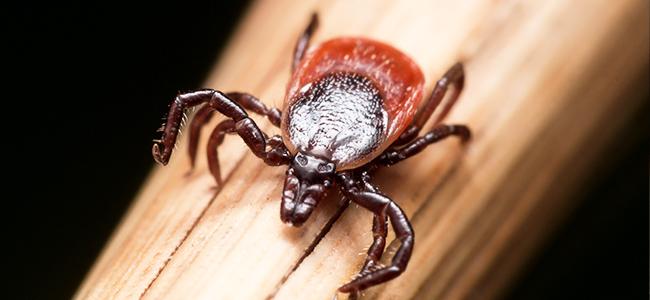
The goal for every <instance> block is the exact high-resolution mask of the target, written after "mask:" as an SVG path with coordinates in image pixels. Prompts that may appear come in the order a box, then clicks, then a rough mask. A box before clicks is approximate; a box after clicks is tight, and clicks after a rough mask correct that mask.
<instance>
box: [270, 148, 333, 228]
mask: <svg viewBox="0 0 650 300" xmlns="http://www.w3.org/2000/svg"><path fill="white" fill-rule="evenodd" d="M335 169H336V166H335V165H334V163H332V162H330V161H328V160H327V159H323V158H319V157H316V156H314V155H311V154H306V153H303V152H298V154H296V156H295V157H294V159H293V161H292V162H291V165H290V166H289V169H287V177H286V179H285V181H284V191H283V193H282V207H281V208H280V218H281V219H282V222H284V223H287V224H289V225H291V226H300V225H302V224H303V223H304V222H305V221H306V220H307V219H308V218H309V216H310V215H311V212H312V210H313V209H314V207H316V205H317V204H318V202H319V201H320V200H321V199H322V198H323V197H325V194H326V191H327V189H328V188H329V187H330V186H331V185H332V180H333V178H334V173H335Z"/></svg>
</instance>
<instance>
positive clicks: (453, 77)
mask: <svg viewBox="0 0 650 300" xmlns="http://www.w3.org/2000/svg"><path fill="white" fill-rule="evenodd" d="M464 82H465V71H464V70H463V65H462V64H461V63H456V64H454V65H453V66H452V67H451V68H450V69H449V70H447V72H446V73H445V75H443V76H442V78H440V80H438V82H437V83H436V87H435V88H434V89H433V92H431V96H429V99H428V100H427V102H426V104H425V105H424V107H423V108H422V110H420V112H418V114H417V115H416V116H415V121H414V122H413V124H412V125H411V126H409V127H407V128H406V130H405V131H404V133H402V135H401V136H400V137H399V138H398V139H397V141H395V142H394V143H393V145H392V146H401V145H404V144H406V143H408V142H410V141H411V140H413V139H414V138H416V137H417V136H418V133H419V132H420V130H421V129H422V126H424V124H425V123H426V122H427V120H429V117H431V115H432V114H433V112H434V111H435V109H436V107H438V105H439V104H440V102H441V101H442V99H443V98H444V97H445V94H447V89H448V88H449V86H450V85H452V84H453V85H454V90H453V93H452V94H451V96H450V98H449V100H448V101H447V102H446V103H445V106H444V107H443V109H442V111H441V112H440V114H439V115H438V117H437V119H436V120H435V122H434V124H438V123H439V122H440V121H441V120H442V119H444V117H445V116H447V114H448V113H449V111H450V110H451V108H452V107H453V106H454V103H456V100H457V99H458V96H459V95H460V92H461V91H462V90H463V84H464Z"/></svg>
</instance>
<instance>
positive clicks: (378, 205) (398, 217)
mask: <svg viewBox="0 0 650 300" xmlns="http://www.w3.org/2000/svg"><path fill="white" fill-rule="evenodd" d="M345 193H346V194H347V195H348V196H349V197H350V198H351V199H352V201H354V202H355V203H357V204H359V205H361V206H363V207H364V208H366V209H368V210H370V211H372V212H373V213H375V215H377V216H382V215H387V216H388V219H390V222H391V225H392V226H393V230H395V236H396V238H397V239H399V240H400V242H401V245H400V247H399V248H398V249H397V252H396V253H395V256H393V260H392V262H391V264H390V265H389V266H385V267H380V268H376V269H375V268H372V269H370V270H368V272H365V273H364V274H362V275H361V276H359V277H357V278H355V279H354V280H352V281H350V282H349V283H347V284H345V285H343V286H341V287H340V288H339V291H341V292H344V293H353V292H357V291H361V290H364V289H366V288H368V287H371V286H374V285H377V284H380V283H382V282H386V281H388V280H391V279H393V278H395V277H397V276H398V275H399V274H401V273H402V272H404V270H405V269H406V266H407V264H408V261H409V259H410V258H411V252H412V251H413V244H414V234H413V228H411V224H410V223H409V221H408V218H407V217H406V215H405V214H404V212H403V211H402V209H401V208H400V207H399V206H398V205H397V204H396V203H395V202H393V200H391V199H390V198H388V197H386V196H384V195H381V194H378V193H374V192H367V191H364V192H359V191H357V190H355V189H351V190H347V191H345ZM379 218H380V219H381V217H379Z"/></svg>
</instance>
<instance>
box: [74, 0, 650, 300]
mask: <svg viewBox="0 0 650 300" xmlns="http://www.w3.org/2000/svg"><path fill="white" fill-rule="evenodd" d="M312 11H316V12H318V13H319V15H320V19H321V26H320V28H319V29H318V30H317V32H316V35H315V43H319V42H321V41H324V40H326V39H329V38H332V37H336V36H342V35H346V36H350V35H360V36H366V37H370V38H375V39H379V40H382V41H385V42H387V43H390V44H392V45H394V46H395V47H397V48H399V49H402V50H403V51H404V52H406V53H408V54H409V55H410V56H411V57H413V58H414V59H415V60H416V61H417V62H418V63H419V64H420V66H421V67H422V69H423V71H424V73H425V74H426V78H427V90H428V91H430V90H431V89H432V87H433V84H434V83H435V80H437V78H439V76H441V75H442V73H443V72H444V71H445V70H446V69H447V67H449V66H450V65H451V64H453V63H454V62H456V61H458V60H461V61H464V62H465V65H466V74H467V75H466V76H467V77H466V85H465V91H464V92H463V94H462V95H461V99H460V101H459V102H458V103H457V104H456V106H455V108H454V109H453V111H452V113H451V114H450V115H449V117H448V118H447V120H448V122H450V123H451V122H453V123H464V124H468V125H469V126H470V127H471V128H472V130H473V134H474V136H473V140H472V141H471V142H470V143H469V144H468V145H467V146H466V147H462V146H460V145H459V144H458V142H457V141H454V140H449V141H445V142H442V143H440V144H439V145H436V146H433V147H431V149H428V150H426V151H425V152H424V153H422V154H420V155H418V156H416V157H414V158H412V159H409V160H408V161H406V162H404V163H402V164H399V165H397V166H395V167H391V168H389V169H386V170H383V171H381V172H380V173H379V174H378V178H377V180H376V181H377V182H378V184H379V186H381V187H382V192H384V193H385V194H387V195H390V196H391V197H392V198H393V199H395V200H396V201H397V202H398V203H399V204H400V205H401V206H402V208H403V209H404V210H405V211H406V212H407V214H408V215H409V216H410V217H411V219H412V222H413V224H414V228H415V232H416V244H415V245H416V246H415V251H414V254H413V257H412V259H411V263H410V265H409V268H408V269H407V271H406V272H405V273H404V274H403V275H401V276H400V277H398V278H397V279H395V280H393V281H391V282H389V283H387V284H384V285H380V286H378V287H375V288H372V289H369V290H368V291H366V292H365V293H364V296H365V298H373V299H375V298H379V299H411V298H417V299H460V298H481V299H483V298H485V299H489V298H494V297H497V296H498V295H499V294H500V293H502V292H503V290H504V289H505V288H506V287H507V285H508V283H509V282H510V281H511V280H512V278H513V277H514V276H516V274H517V271H518V270H519V268H520V266H521V265H522V263H523V262H524V261H525V260H526V259H527V258H529V257H530V256H531V255H532V254H533V253H534V250H535V249H536V248H537V247H538V246H539V244H540V243H541V242H542V241H543V240H544V238H545V237H546V236H547V235H548V233H549V232H550V231H551V230H552V229H553V228H554V227H555V226H556V224H557V223H558V222H560V221H561V220H562V219H563V217H565V216H566V215H567V213H568V212H569V211H570V210H571V208H572V207H574V206H575V205H576V203H575V200H576V199H575V198H574V197H572V195H573V194H574V193H575V192H576V189H577V187H579V186H580V183H581V182H582V181H583V180H584V178H585V176H586V175H587V174H588V173H589V172H590V171H591V170H592V169H593V168H594V166H595V164H594V162H596V161H597V160H599V159H602V158H603V157H602V154H603V151H604V150H605V149H607V145H612V144H613V143H614V142H615V141H616V135H617V133H619V132H620V130H621V128H622V126H623V125H624V124H625V121H626V120H627V119H628V118H629V117H630V116H631V115H632V113H633V112H634V111H635V109H637V108H638V107H639V105H640V103H641V101H642V98H639V97H628V96H627V95H628V93H626V91H627V90H628V89H630V88H633V87H635V84H637V83H638V82H639V80H644V78H645V79H647V68H648V53H650V52H649V46H648V39H647V37H648V35H649V32H648V26H647V21H648V20H649V16H648V11H649V10H648V4H647V2H646V1H642V0H622V1H604V0H601V1H596V0H594V1H542V0H538V1H521V2H517V1H501V2H498V3H497V2H494V1H487V0H467V1H424V0H422V1H389V0H382V1H343V0H330V1H324V2H318V3H317V1H315V0H312V1H289V0H279V1H278V0H274V1H271V0H260V1H257V2H256V3H255V4H254V5H253V6H252V8H251V10H250V12H249V14H248V15H247V16H246V18H245V19H244V20H243V23H242V25H241V27H240V28H239V30H238V31H237V32H236V34H235V35H234V37H233V39H232V41H231V43H230V46H229V48H228V49H227V50H226V52H225V53H224V55H223V57H222V58H221V60H220V62H219V64H218V65H217V66H216V67H215V71H214V72H213V74H212V75H211V76H210V77H209V79H208V81H207V84H206V86H208V87H213V88H218V89H220V90H224V91H248V92H251V93H253V94H254V95H257V96H259V97H260V98H261V99H263V100H264V101H265V102H266V103H267V104H269V105H273V106H276V107H281V103H282V99H283V93H284V88H285V86H286V83H287V81H288V77H289V65H290V59H291V57H290V56H291V49H292V47H293V45H294V41H295V39H296V38H297V37H298V34H299V32H300V31H301V30H302V28H303V27H304V26H305V24H306V22H307V21H308V18H309V15H310V13H311V12H312ZM170 97H171V95H170ZM218 121H220V120H214V122H213V123H211V124H212V126H214V125H215V124H216V122H218ZM256 121H258V122H259V123H258V124H261V126H262V127H264V130H265V131H267V132H272V133H275V132H277V130H276V129H273V128H272V127H271V126H270V124H269V123H268V122H267V121H265V120H263V119H261V118H257V119H256ZM208 127H211V126H208ZM208 130H209V129H206V130H205V132H203V133H204V135H205V134H207V132H208ZM204 148H205V141H203V144H202V145H201V146H200V149H204ZM219 151H220V155H221V165H222V174H223V175H224V179H225V185H224V186H223V187H222V188H219V189H215V183H214V181H213V178H212V177H211V176H210V174H209V171H208V170H207V166H206V162H205V159H204V158H203V157H204V153H199V160H198V162H197V169H196V170H194V171H193V172H192V173H191V174H189V175H187V174H186V173H187V172H188V170H189V162H188V158H187V155H186V153H185V152H186V148H185V145H184V143H183V144H181V146H180V148H179V149H178V150H177V151H176V153H175V155H174V156H173V159H172V162H171V163H170V164H169V166H167V167H165V168H157V169H156V170H155V171H154V172H153V174H152V176H151V177H150V178H149V180H148V181H147V183H146V185H145V186H144V187H143V189H142V191H141V192H140V194H139V195H138V196H137V198H136V201H135V202H134V204H133V206H132V207H131V209H130V211H129V212H128V214H127V216H126V217H125V219H124V220H123V222H122V224H121V225H120V226H119V228H118V229H117V230H116V232H115V234H114V236H113V237H112V239H111V241H110V243H109V244H108V246H107V247H106V249H105V250H104V251H103V253H102V255H101V256H100V257H99V259H98V260H97V262H96V264H95V266H94V267H93V269H92V270H91V272H90V273H89V274H88V276H87V278H86V280H85V281H84V282H83V284H82V286H81V287H80V289H79V290H78V292H77V294H76V296H75V298H77V299H104V298H119V299H123V298H147V299H160V298H171V299H179V298H184V299H198V298H204V299H208V298H209V299H269V298H275V299H332V298H333V297H334V296H335V291H336V289H337V287H338V286H340V285H341V284H343V283H345V282H346V281H347V280H348V279H349V278H350V276H352V275H354V274H355V273H356V272H357V271H358V270H359V268H360V266H361V264H362V263H363V260H364V256H363V255H358V254H359V253H363V252H364V251H363V249H364V248H365V247H367V246H368V245H369V244H370V242H371V239H372V235H371V234H370V229H371V224H372V223H371V214H370V213H369V212H367V211H365V210H363V209H361V208H358V207H355V206H354V205H353V206H351V207H350V208H348V209H347V210H346V211H345V212H343V214H342V216H341V217H340V219H339V220H338V221H337V222H336V223H334V225H333V226H332V228H331V230H329V232H327V234H326V235H324V237H323V236H322V235H323V233H325V232H326V231H327V227H328V225H329V221H330V220H331V219H332V215H334V214H335V213H336V212H337V207H338V205H339V204H338V199H337V195H334V196H333V197H330V198H331V199H329V201H325V202H324V203H322V204H321V206H320V207H319V208H318V209H317V210H316V211H315V213H314V215H313V216H312V217H311V219H310V221H308V222H307V223H306V224H305V225H304V226H303V227H301V228H289V227H287V226H285V225H284V224H282V222H281V221H280V219H279V201H278V200H279V198H280V190H281V186H282V180H283V174H284V169H283V168H272V167H268V166H266V165H264V164H263V163H262V162H261V161H260V160H259V159H257V158H255V157H254V156H253V155H251V154H250V153H248V151H247V150H246V148H245V146H244V145H243V143H242V142H241V141H239V140H238V139H236V138H228V139H226V141H225V143H224V145H223V146H222V148H220V150H219ZM389 239H390V236H389ZM395 246H396V245H390V246H389V252H390V250H391V249H394V248H395ZM312 249H313V252H311V253H309V251H310V250H312ZM339 297H341V298H342V297H343V295H339ZM341 298H339V299H341Z"/></svg>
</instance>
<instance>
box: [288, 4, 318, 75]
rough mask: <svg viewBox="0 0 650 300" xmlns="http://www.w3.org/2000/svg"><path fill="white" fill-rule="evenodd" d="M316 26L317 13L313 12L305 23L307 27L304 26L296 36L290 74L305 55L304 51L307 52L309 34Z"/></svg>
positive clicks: (312, 32)
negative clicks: (301, 31) (297, 36)
mask: <svg viewBox="0 0 650 300" xmlns="http://www.w3.org/2000/svg"><path fill="white" fill-rule="evenodd" d="M316 27H318V15H317V14H315V13H314V14H312V15H311V20H310V21H309V25H307V28H305V31H303V33H302V35H301V36H300V37H299V38H298V41H296V46H295V47H294V48H293V62H292V63H291V73H292V74H293V71H295V70H296V68H297V67H298V64H300V61H301V60H302V58H303V57H304V56H305V52H307V48H309V41H310V40H311V36H312V35H313V34H314V31H315V30H316Z"/></svg>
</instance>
